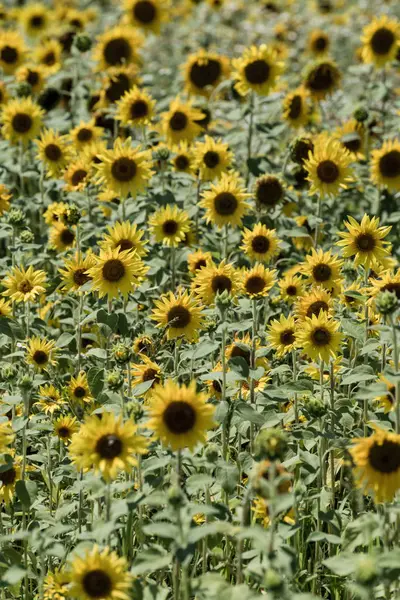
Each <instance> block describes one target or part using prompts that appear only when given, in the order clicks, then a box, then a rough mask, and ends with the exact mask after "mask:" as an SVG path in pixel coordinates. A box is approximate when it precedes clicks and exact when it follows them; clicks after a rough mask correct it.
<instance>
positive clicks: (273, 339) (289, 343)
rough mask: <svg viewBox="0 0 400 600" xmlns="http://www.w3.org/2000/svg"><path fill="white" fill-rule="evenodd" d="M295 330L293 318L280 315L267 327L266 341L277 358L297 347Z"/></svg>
mask: <svg viewBox="0 0 400 600" xmlns="http://www.w3.org/2000/svg"><path fill="white" fill-rule="evenodd" d="M297 329H298V327H297V326H296V321H295V319H294V317H292V316H290V317H285V316H284V315H281V316H280V318H279V320H278V319H274V320H273V321H271V323H270V324H269V325H268V329H267V331H268V333H267V339H268V342H269V345H270V346H271V348H273V349H274V350H275V352H276V354H277V356H278V357H280V358H281V357H283V356H285V355H286V354H287V353H288V352H291V351H292V350H294V349H295V348H296V347H297Z"/></svg>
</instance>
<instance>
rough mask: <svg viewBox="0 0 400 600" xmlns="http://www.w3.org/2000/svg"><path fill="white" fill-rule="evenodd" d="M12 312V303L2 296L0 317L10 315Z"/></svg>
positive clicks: (0, 299)
mask: <svg viewBox="0 0 400 600" xmlns="http://www.w3.org/2000/svg"><path fill="white" fill-rule="evenodd" d="M11 314H12V305H11V303H10V302H8V301H7V300H4V298H0V317H9V316H11Z"/></svg>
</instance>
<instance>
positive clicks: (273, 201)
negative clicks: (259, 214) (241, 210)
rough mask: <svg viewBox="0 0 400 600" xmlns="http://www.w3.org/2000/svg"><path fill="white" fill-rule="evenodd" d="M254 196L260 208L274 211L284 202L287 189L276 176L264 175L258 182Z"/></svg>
mask: <svg viewBox="0 0 400 600" xmlns="http://www.w3.org/2000/svg"><path fill="white" fill-rule="evenodd" d="M254 195H255V198H256V202H257V206H258V207H259V208H266V209H273V208H275V207H276V206H277V205H278V204H280V203H281V202H282V200H283V198H284V195H285V188H284V185H283V182H282V181H281V180H280V178H279V177H277V176H276V175H263V176H262V177H259V178H258V179H257V181H256V184H255V190H254Z"/></svg>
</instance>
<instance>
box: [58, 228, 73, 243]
mask: <svg viewBox="0 0 400 600" xmlns="http://www.w3.org/2000/svg"><path fill="white" fill-rule="evenodd" d="M60 240H61V242H62V243H63V244H64V246H71V244H73V243H74V240H75V234H74V232H73V231H71V229H63V230H62V231H61V234H60Z"/></svg>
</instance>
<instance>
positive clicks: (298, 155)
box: [293, 138, 314, 165]
mask: <svg viewBox="0 0 400 600" xmlns="http://www.w3.org/2000/svg"><path fill="white" fill-rule="evenodd" d="M313 150H314V144H313V143H312V142H311V140H307V139H305V138H303V139H300V140H298V142H296V146H295V149H294V156H293V160H294V161H295V162H297V163H298V164H299V165H301V164H302V163H303V162H304V161H305V160H306V159H307V158H308V155H309V153H310V152H312V151H313Z"/></svg>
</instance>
